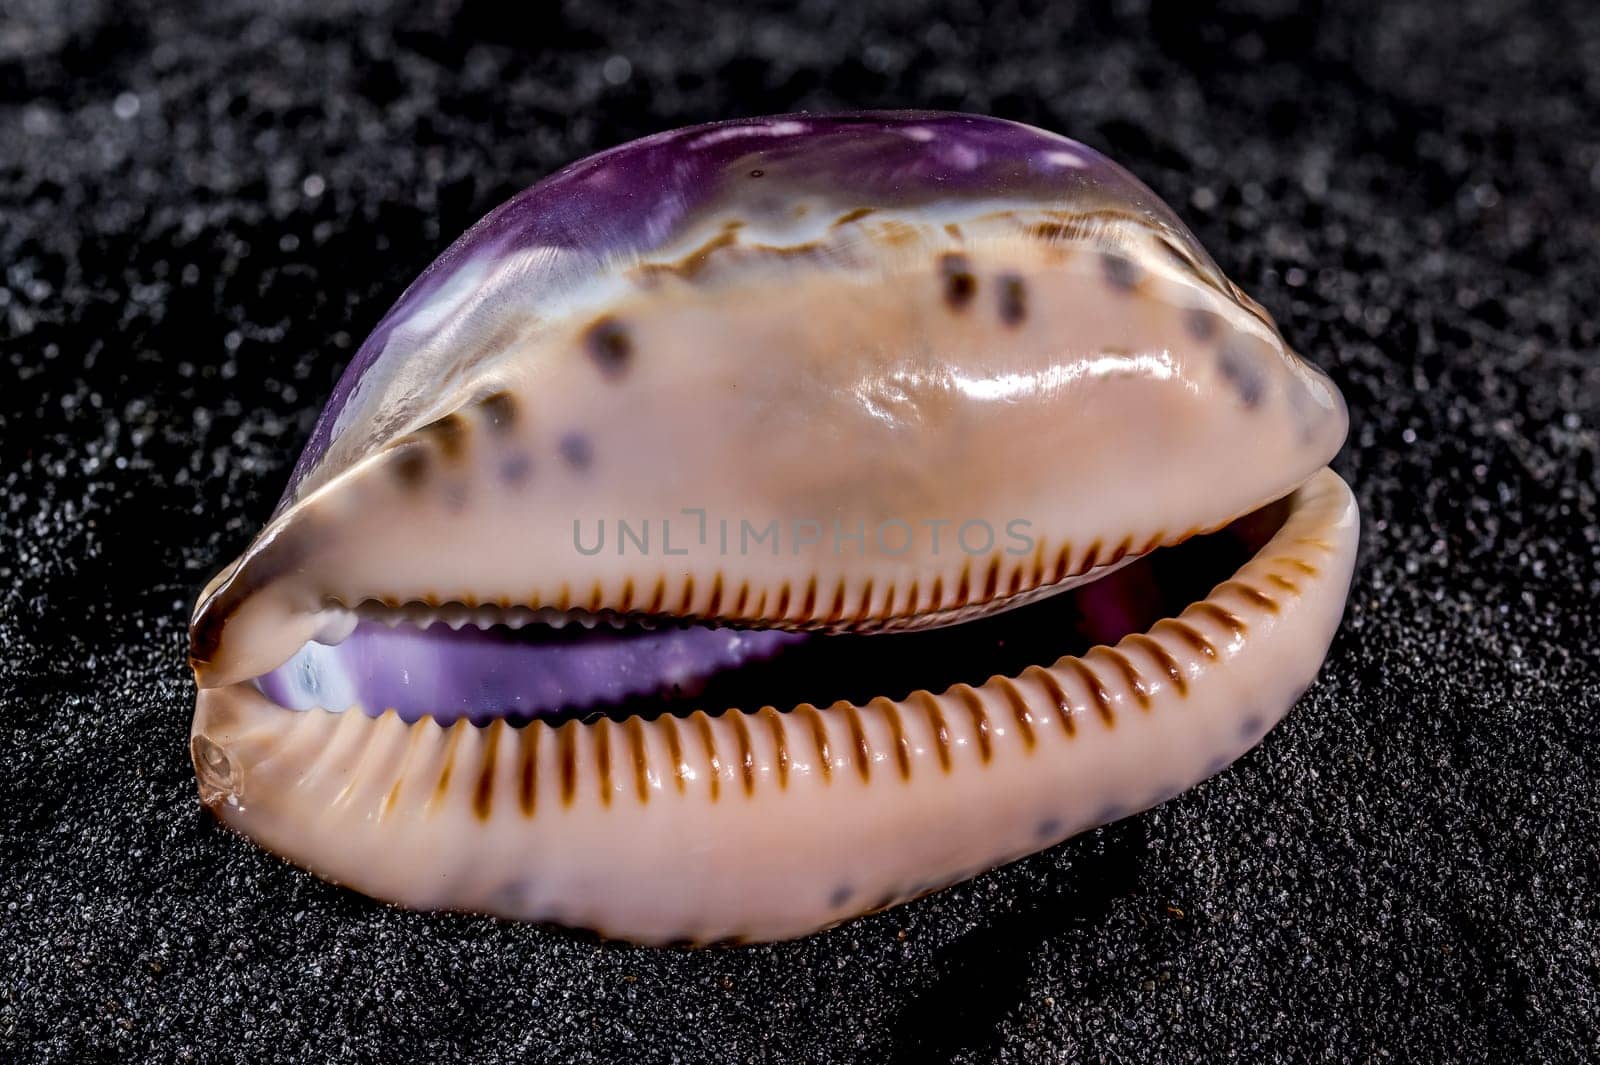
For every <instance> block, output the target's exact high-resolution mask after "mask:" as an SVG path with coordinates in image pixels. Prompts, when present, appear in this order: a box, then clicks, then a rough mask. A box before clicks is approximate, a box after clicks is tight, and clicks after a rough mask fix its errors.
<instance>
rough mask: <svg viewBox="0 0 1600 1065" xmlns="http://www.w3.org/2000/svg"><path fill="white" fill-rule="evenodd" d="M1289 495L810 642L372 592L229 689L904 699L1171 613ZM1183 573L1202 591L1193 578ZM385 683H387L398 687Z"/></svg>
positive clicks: (443, 717) (1212, 579)
mask: <svg viewBox="0 0 1600 1065" xmlns="http://www.w3.org/2000/svg"><path fill="white" fill-rule="evenodd" d="M1297 491H1298V490H1297ZM1292 496H1293V493H1291V496H1286V497H1282V498H1280V499H1278V500H1274V501H1273V502H1271V503H1268V504H1266V505H1264V506H1262V507H1260V508H1257V509H1256V510H1254V511H1251V512H1249V513H1247V514H1246V515H1243V516H1241V517H1240V518H1237V519H1235V520H1233V521H1231V522H1227V523H1222V524H1221V525H1219V526H1218V527H1217V528H1215V529H1213V530H1209V531H1196V532H1195V533H1193V534H1191V535H1185V536H1180V537H1169V538H1165V540H1164V542H1163V543H1162V544H1159V545H1157V546H1155V547H1153V548H1151V549H1150V550H1147V551H1141V552H1139V553H1136V554H1128V555H1126V556H1125V557H1121V558H1116V559H1112V560H1110V561H1108V562H1106V563H1104V564H1101V565H1098V566H1096V567H1094V568H1093V569H1092V570H1091V571H1089V572H1087V573H1085V574H1080V576H1084V577H1088V578H1089V579H1087V580H1082V581H1072V580H1066V581H1063V582H1060V585H1057V586H1048V587H1044V588H1040V589H1035V591H1036V592H1039V593H1048V594H1036V595H1034V596H1031V597H1029V596H1026V595H1018V596H1013V597H1011V598H1012V599H1013V600H1015V601H1014V602H1002V603H1001V604H1000V607H999V608H997V607H996V605H995V603H994V602H991V603H988V604H980V605H979V606H978V607H977V608H976V609H972V610H967V611H965V612H963V611H962V610H954V611H948V612H946V613H947V614H950V615H953V616H951V617H948V618H943V619H941V620H942V621H943V623H942V624H927V625H924V626H922V627H920V628H910V629H901V630H896V629H895V628H894V626H893V619H884V620H881V621H879V622H877V623H876V624H874V625H873V626H871V627H866V626H850V627H845V628H836V629H833V630H831V631H830V630H827V629H821V631H820V634H818V632H817V630H818V628H819V627H817V626H813V627H812V629H811V630H810V632H809V633H808V632H807V630H805V629H803V628H800V627H798V626H791V627H789V628H787V629H785V628H781V627H775V626H771V625H765V624H760V623H756V624H750V623H741V622H740V621H739V620H737V619H733V620H728V619H719V618H706V617H699V616H694V615H688V616H677V615H664V614H660V615H651V614H629V613H622V612H618V611H615V610H611V609H608V608H602V609H600V610H596V611H590V610H586V609H574V608H570V607H569V608H567V609H565V610H556V609H554V608H550V607H545V608H540V609H533V608H528V607H520V606H512V607H509V608H507V607H501V606H499V605H495V604H491V605H489V606H484V607H473V606H469V605H467V604H465V603H456V604H450V603H441V602H437V601H436V602H432V603H421V602H418V603H402V602H399V601H395V600H391V601H389V602H384V601H382V600H381V599H379V598H376V597H375V598H370V599H367V600H364V601H362V602H360V603H358V604H356V605H355V606H354V607H353V608H342V609H344V610H345V613H346V614H347V615H348V624H347V626H346V627H344V628H343V629H342V631H338V632H335V633H333V634H332V636H328V637H324V639H323V640H322V641H320V642H319V641H316V640H313V641H309V642H308V643H307V644H306V645H305V646H304V647H303V648H302V649H301V651H299V652H297V653H296V655H295V656H294V657H293V658H291V659H290V660H289V662H288V663H285V664H284V665H283V666H280V667H278V668H276V669H273V670H270V671H268V672H267V673H265V674H263V675H262V676H260V677H256V678H252V679H251V680H250V681H246V682H243V683H247V684H252V683H253V684H254V686H255V687H256V688H257V689H258V690H260V691H261V692H262V693H263V694H265V695H267V696H268V698H269V699H271V700H272V701H273V702H274V703H275V704H276V705H279V706H280V707H283V708H285V709H290V710H300V711H303V710H308V709H333V710H338V709H343V708H344V707H346V706H359V707H361V708H363V709H365V710H366V712H368V713H369V714H371V713H373V712H375V711H376V710H377V709H378V708H380V707H381V708H383V709H386V710H395V711H397V712H399V713H400V714H401V716H402V717H403V718H404V719H405V720H407V721H416V720H421V719H422V718H432V719H434V720H437V721H439V722H440V723H441V724H445V725H448V724H451V723H453V722H454V721H456V720H459V719H463V718H464V719H467V720H471V721H473V722H474V723H475V724H479V725H487V724H489V723H491V722H493V721H495V720H501V719H510V720H513V721H523V722H526V721H530V720H534V719H536V718H540V719H544V720H547V721H560V720H566V719H572V718H577V719H584V718H589V717H592V716H594V715H597V714H598V715H603V716H612V717H613V718H614V719H615V720H619V721H620V720H625V719H626V718H629V717H635V716H641V717H653V716H656V715H658V714H660V713H664V712H670V713H680V712H681V713H687V712H689V711H690V710H693V709H698V708H699V707H700V706H701V705H702V700H706V702H705V705H711V706H719V705H726V706H738V705H751V704H756V705H761V706H772V707H774V708H775V709H779V710H780V711H781V710H782V709H783V708H785V707H793V706H799V705H811V704H819V705H826V704H827V703H830V702H837V701H838V700H839V699H851V700H855V701H858V702H861V703H863V704H864V703H866V702H870V701H871V700H873V699H877V698H896V697H904V696H906V695H907V694H909V693H911V692H913V691H928V690H939V689H940V688H941V687H942V686H943V687H948V686H949V685H951V684H958V683H968V684H976V683H981V682H982V680H983V679H984V677H986V676H992V675H1006V674H1011V673H1019V672H1021V671H1023V670H1025V669H1027V668H1030V667H1033V666H1044V665H1048V664H1049V663H1050V662H1052V661H1055V660H1056V659H1058V658H1059V657H1060V656H1061V655H1062V654H1063V653H1069V652H1076V653H1083V652H1085V651H1086V650H1087V649H1088V648H1089V647H1090V646H1092V645H1097V644H1110V643H1115V642H1116V641H1117V640H1118V639H1120V638H1121V637H1122V636H1124V635H1127V634H1128V633H1129V632H1133V631H1140V630H1141V629H1143V628H1148V627H1149V626H1151V625H1153V624H1155V623H1156V622H1157V621H1159V620H1160V619H1161V618H1162V617H1167V616H1175V615H1176V614H1177V613H1178V612H1179V611H1181V610H1182V609H1183V608H1184V607H1186V606H1187V605H1188V604H1189V603H1190V602H1193V601H1198V599H1199V598H1203V597H1204V595H1205V594H1206V593H1207V590H1208V588H1209V587H1210V585H1211V584H1222V583H1226V581H1228V580H1231V579H1232V578H1233V576H1234V575H1235V574H1236V572H1237V570H1238V569H1239V567H1240V566H1242V565H1243V564H1245V563H1246V562H1248V560H1249V559H1250V558H1251V557H1253V554H1254V551H1255V550H1256V549H1257V548H1259V546H1260V545H1261V544H1262V543H1264V542H1265V541H1266V539H1268V538H1269V537H1270V535H1271V534H1272V533H1273V531H1275V529H1276V528H1278V527H1281V525H1282V524H1283V522H1284V521H1285V520H1286V516H1287V512H1288V508H1289V506H1290V502H1289V501H1290V499H1291V498H1292ZM1239 545H1246V546H1248V547H1249V550H1245V551H1241V550H1240V546H1239ZM1188 570H1195V571H1196V572H1199V573H1202V574H1204V575H1205V578H1206V582H1207V583H1204V584H1196V583H1195V581H1196V578H1195V577H1194V575H1193V574H1190V573H1188V572H1187V571H1188ZM1151 603H1159V609H1156V608H1153V607H1152V606H1151ZM985 607H987V608H988V609H984V608H985ZM913 620H915V619H913ZM512 630H516V631H512ZM524 630H526V631H524ZM526 633H532V635H531V636H529V635H527V634H526ZM1040 633H1045V634H1048V635H1046V636H1040V635H1039V634H1040ZM1062 633H1072V634H1074V635H1072V636H1071V638H1070V639H1068V638H1067V637H1064V636H1062V635H1061V634H1062ZM1088 637H1093V639H1088ZM1008 645H1010V649H1009V650H1005V648H1007V646H1008ZM393 675H404V676H405V678H406V679H405V681H404V684H397V683H396V682H395V681H394V680H393ZM484 678H488V679H487V680H486V679H484ZM617 678H623V679H622V680H620V681H619V680H618V679H617ZM630 685H632V686H631V687H630ZM319 700H320V701H319Z"/></svg>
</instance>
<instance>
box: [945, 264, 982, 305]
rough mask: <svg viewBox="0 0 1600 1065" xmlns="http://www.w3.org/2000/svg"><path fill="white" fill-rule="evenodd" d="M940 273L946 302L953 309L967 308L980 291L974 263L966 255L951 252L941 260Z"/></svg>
mask: <svg viewBox="0 0 1600 1065" xmlns="http://www.w3.org/2000/svg"><path fill="white" fill-rule="evenodd" d="M939 275H940V277H941V278H942V280H943V283H944V302H945V304H946V305H947V306H948V307H949V308H950V309H951V310H952V311H961V310H965V309H966V308H967V306H968V305H969V304H971V303H972V297H973V296H974V295H976V294H977V291H978V279H977V278H976V277H975V276H973V273H972V263H971V262H970V261H968V259H967V257H966V256H965V255H961V254H958V253H956V252H951V253H949V254H947V255H945V256H943V257H942V258H940V260H939Z"/></svg>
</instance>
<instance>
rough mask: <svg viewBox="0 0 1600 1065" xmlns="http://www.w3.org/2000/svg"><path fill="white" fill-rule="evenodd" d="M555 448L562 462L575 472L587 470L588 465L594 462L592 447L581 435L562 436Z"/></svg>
mask: <svg viewBox="0 0 1600 1065" xmlns="http://www.w3.org/2000/svg"><path fill="white" fill-rule="evenodd" d="M556 448H557V450H559V451H560V452H561V458H562V460H563V461H564V462H566V464H567V465H568V466H571V467H572V468H573V469H575V470H587V469H588V468H589V465H590V463H592V462H594V445H593V444H592V443H590V441H589V438H588V437H587V436H585V435H584V434H583V433H579V432H571V433H566V434H563V435H562V437H561V440H560V441H559V442H558V443H557V444H556Z"/></svg>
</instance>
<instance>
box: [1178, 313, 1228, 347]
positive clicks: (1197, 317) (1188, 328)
mask: <svg viewBox="0 0 1600 1065" xmlns="http://www.w3.org/2000/svg"><path fill="white" fill-rule="evenodd" d="M1183 329H1184V332H1186V333H1188V334H1189V335H1190V336H1191V337H1193V338H1194V339H1195V340H1198V341H1200V343H1202V344H1209V343H1211V341H1213V340H1215V339H1216V338H1217V334H1218V333H1220V332H1221V331H1222V319H1221V318H1220V317H1218V316H1217V315H1216V314H1215V313H1213V312H1211V311H1208V310H1206V309H1205V308H1204V307H1190V308H1188V309H1186V310H1185V311H1184V312H1183Z"/></svg>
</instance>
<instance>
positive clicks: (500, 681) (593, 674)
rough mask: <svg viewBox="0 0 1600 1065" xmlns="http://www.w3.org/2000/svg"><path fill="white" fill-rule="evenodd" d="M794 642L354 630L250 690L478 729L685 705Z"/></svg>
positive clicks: (372, 626) (733, 633)
mask: <svg viewBox="0 0 1600 1065" xmlns="http://www.w3.org/2000/svg"><path fill="white" fill-rule="evenodd" d="M802 639H804V637H803V636H801V635H799V634H797V633H790V632H777V631H772V630H765V631H757V630H739V629H713V628H707V627H703V626H693V627H686V628H667V629H661V630H659V631H656V632H608V631H605V630H603V629H597V630H588V629H578V630H576V632H575V634H574V635H573V636H568V635H565V634H563V633H556V634H554V635H553V636H552V635H551V634H549V633H547V632H546V633H542V634H534V635H528V634H523V633H516V632H511V631H508V630H506V629H501V628H495V629H488V630H483V629H476V628H472V627H466V628H462V629H459V630H455V629H451V628H449V627H448V626H446V625H444V624H434V625H431V626H429V627H428V628H425V629H419V628H413V627H411V626H401V627H399V628H395V629H391V628H389V627H388V626H386V625H384V624H382V623H381V622H374V621H363V622H361V623H360V624H358V625H357V626H356V628H355V631H354V632H352V633H351V634H350V635H349V636H348V637H347V638H346V639H344V640H343V641H342V642H340V643H338V644H336V645H332V646H329V645H325V644H320V643H308V644H306V645H305V646H304V647H302V648H301V649H300V651H299V652H298V653H296V654H295V656H294V657H293V658H291V659H289V661H287V662H285V663H284V664H283V665H281V666H279V667H278V668H277V669H274V670H272V671H271V672H269V673H266V674H264V675H263V676H261V677H258V678H257V679H256V684H257V685H258V686H259V687H260V689H261V691H262V693H263V694H265V695H266V696H267V698H269V699H271V700H272V701H273V702H275V703H277V704H278V705H279V706H285V707H289V708H291V709H295V710H307V709H310V708H312V707H317V706H320V707H323V708H324V709H330V710H343V709H345V708H347V707H350V706H359V707H361V708H363V709H364V710H365V711H366V712H367V713H369V714H372V715H377V714H380V713H382V712H383V711H384V710H386V709H389V710H394V711H395V712H396V713H397V714H399V715H400V717H401V718H403V719H404V720H406V721H417V720H419V719H420V718H422V717H423V716H425V715H427V716H432V717H433V718H434V719H435V720H437V721H438V722H439V723H440V724H445V725H448V724H450V723H451V722H454V721H457V720H459V719H460V718H463V717H465V718H469V719H471V720H472V721H475V722H477V723H479V724H485V723H487V722H488V721H491V720H493V719H495V718H497V717H506V716H512V717H516V716H521V717H533V716H535V715H538V714H547V713H552V712H554V711H557V710H563V709H567V710H578V709H583V708H585V707H592V706H598V705H602V704H607V703H618V702H621V701H622V700H625V699H629V698H634V697H638V696H649V695H653V694H656V693H660V692H667V691H673V690H676V691H679V692H681V693H684V694H693V693H694V692H696V691H698V690H699V688H700V687H701V685H702V684H703V683H704V681H705V680H706V678H708V677H710V676H711V675H712V674H714V673H716V672H718V671H719V670H725V669H735V668H738V667H739V666H741V665H744V664H746V663H748V662H752V661H758V660H760V659H764V658H770V657H771V656H772V655H774V654H776V653H778V652H779V651H780V650H782V649H783V648H784V647H786V646H788V645H790V644H793V643H795V642H797V641H799V640H802Z"/></svg>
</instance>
